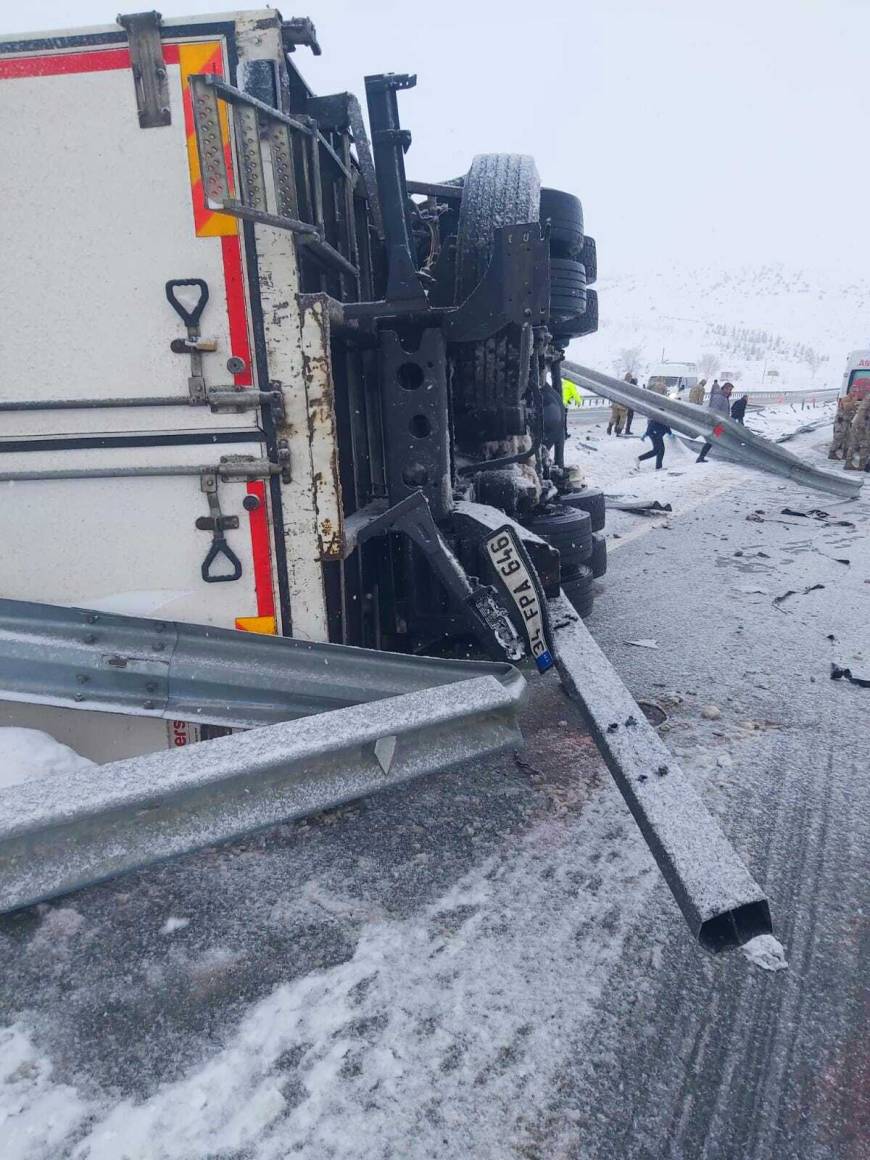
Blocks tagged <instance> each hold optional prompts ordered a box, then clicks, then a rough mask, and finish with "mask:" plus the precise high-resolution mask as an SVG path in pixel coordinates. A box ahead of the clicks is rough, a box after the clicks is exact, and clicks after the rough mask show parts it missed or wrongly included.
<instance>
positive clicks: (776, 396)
mask: <svg viewBox="0 0 870 1160" xmlns="http://www.w3.org/2000/svg"><path fill="white" fill-rule="evenodd" d="M562 365H563V367H564V366H567V363H563V364H562ZM565 377H566V378H569V376H568V375H566V376H565ZM618 381H622V380H618ZM578 385H579V384H578ZM735 390H736V388H735ZM738 394H741V395H746V396H747V397H748V399H749V402H750V404H756V405H758V404H762V403H776V404H777V405H782V406H785V405H787V404H789V403H808V402H816V401H818V402H820V403H827V402H830V401H831V400H832V399H836V398H837V397H838V396H839V394H840V392H839V390H838V388H837V387H825V388H824V389H822V390H818V391H739V392H738ZM662 397H663V398H666V397H667V396H662ZM567 406H568V414H569V415H570V414H571V413H572V412H579V413H581V414H582V412H583V411H606V410H607V408H608V407H609V406H610V400H609V399H608V398H606V397H605V396H604V395H599V394H595V395H583V396H581V399H580V402H579V403H573V402H572V403H568V405H567Z"/></svg>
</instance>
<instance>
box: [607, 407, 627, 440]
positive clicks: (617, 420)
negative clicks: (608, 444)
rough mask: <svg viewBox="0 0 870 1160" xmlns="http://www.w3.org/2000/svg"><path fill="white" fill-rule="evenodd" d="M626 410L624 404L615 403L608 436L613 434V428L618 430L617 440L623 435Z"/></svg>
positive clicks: (612, 408)
mask: <svg viewBox="0 0 870 1160" xmlns="http://www.w3.org/2000/svg"><path fill="white" fill-rule="evenodd" d="M625 417H626V408H625V407H623V405H622V403H613V404H612V405H611V407H610V422H609V423H608V424H607V434H608V435H612V434H613V428H614V427H615V428H616V437H617V439H618V438H619V436H620V435H621V434H622V427H623V424H624V423H625Z"/></svg>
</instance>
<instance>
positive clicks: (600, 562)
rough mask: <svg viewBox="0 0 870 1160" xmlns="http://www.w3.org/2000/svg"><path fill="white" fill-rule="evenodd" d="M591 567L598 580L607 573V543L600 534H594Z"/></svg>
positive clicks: (590, 559)
mask: <svg viewBox="0 0 870 1160" xmlns="http://www.w3.org/2000/svg"><path fill="white" fill-rule="evenodd" d="M589 566H590V568H591V569H592V575H593V576H594V577H595V579H596V580H597V579H598V577H599V576H603V575H604V574H605V572H606V571H607V541H606V540H605V538H604V536H602V535H601V534H600V533H599V532H593V533H592V555H591V556H590V558H589Z"/></svg>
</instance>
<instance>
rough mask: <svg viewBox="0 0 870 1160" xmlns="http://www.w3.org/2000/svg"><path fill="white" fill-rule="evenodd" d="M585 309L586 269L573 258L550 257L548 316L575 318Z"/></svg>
mask: <svg viewBox="0 0 870 1160" xmlns="http://www.w3.org/2000/svg"><path fill="white" fill-rule="evenodd" d="M585 311H586V270H585V268H584V266H583V263H582V262H576V261H574V259H573V258H551V259H550V317H551V318H575V317H576V316H577V315H580V314H584V313H585Z"/></svg>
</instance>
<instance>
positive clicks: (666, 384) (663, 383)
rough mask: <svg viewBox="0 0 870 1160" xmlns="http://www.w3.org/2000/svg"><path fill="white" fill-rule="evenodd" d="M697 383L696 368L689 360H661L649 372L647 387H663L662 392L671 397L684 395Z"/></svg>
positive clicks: (650, 388)
mask: <svg viewBox="0 0 870 1160" xmlns="http://www.w3.org/2000/svg"><path fill="white" fill-rule="evenodd" d="M697 383H698V368H697V367H696V366H695V364H694V363H690V362H661V363H657V364H656V365H655V366H654V367H653V368H652V369H651V370H650V373H649V379H648V380H647V387H648V388H649V390H652V389H653V388H655V387H658V388H659V390H661V388H662V387H663V388H664V393H665V394H666V395H669V396H670V397H671V398H678V397H681V396H682V395H684V394H685V393H686V392H687V391H689V390H690V389H691V388H692V387H694V386H696V385H697Z"/></svg>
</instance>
